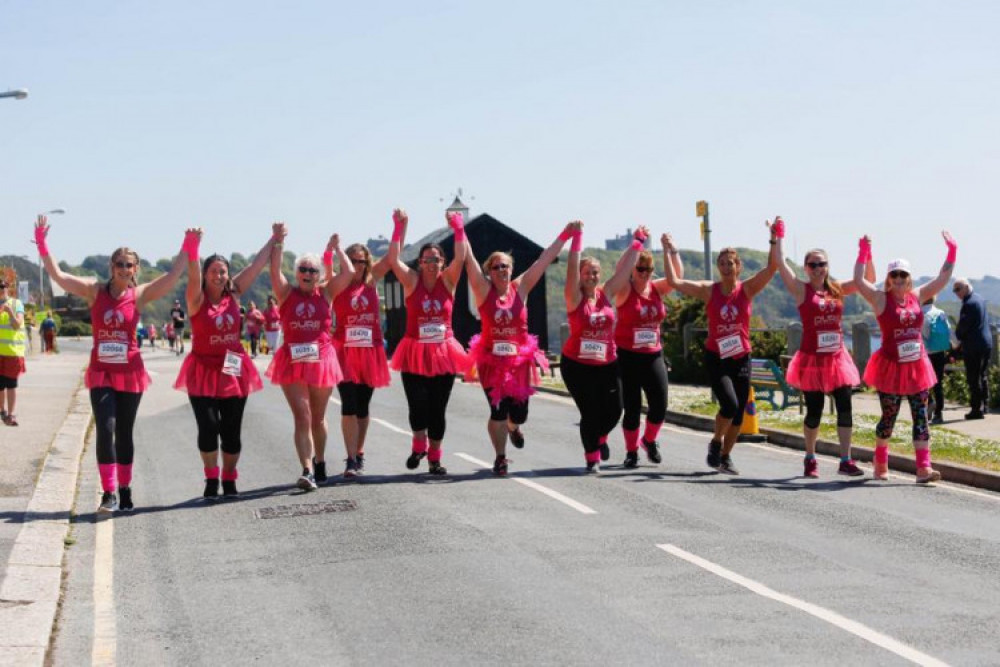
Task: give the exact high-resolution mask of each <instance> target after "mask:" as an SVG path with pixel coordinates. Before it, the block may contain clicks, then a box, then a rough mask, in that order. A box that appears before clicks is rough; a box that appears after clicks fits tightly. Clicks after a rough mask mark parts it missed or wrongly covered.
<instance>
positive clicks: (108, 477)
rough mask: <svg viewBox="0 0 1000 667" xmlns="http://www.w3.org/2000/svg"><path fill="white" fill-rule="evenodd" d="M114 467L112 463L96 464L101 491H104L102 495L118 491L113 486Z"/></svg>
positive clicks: (114, 485)
mask: <svg viewBox="0 0 1000 667" xmlns="http://www.w3.org/2000/svg"><path fill="white" fill-rule="evenodd" d="M116 467H117V466H116V465H115V464H114V463H98V464H97V472H98V473H100V475H101V489H103V490H104V493H114V492H115V491H117V490H118V486H117V485H116V484H115V468H116Z"/></svg>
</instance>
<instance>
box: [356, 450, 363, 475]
mask: <svg viewBox="0 0 1000 667" xmlns="http://www.w3.org/2000/svg"><path fill="white" fill-rule="evenodd" d="M354 460H355V461H357V462H358V472H364V471H365V455H364V454H363V453H361V452H358V455H357V456H355V457H354Z"/></svg>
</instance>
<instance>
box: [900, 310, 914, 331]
mask: <svg viewBox="0 0 1000 667" xmlns="http://www.w3.org/2000/svg"><path fill="white" fill-rule="evenodd" d="M916 321H917V314H916V313H915V312H913V311H912V310H910V309H905V310H900V311H899V322H900V324H902V325H903V326H904V327H908V326H910V325H911V324H913V323H914V322H916Z"/></svg>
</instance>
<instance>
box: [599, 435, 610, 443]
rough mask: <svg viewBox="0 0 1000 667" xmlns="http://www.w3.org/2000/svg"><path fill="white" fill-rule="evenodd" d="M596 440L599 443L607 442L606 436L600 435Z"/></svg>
mask: <svg viewBox="0 0 1000 667" xmlns="http://www.w3.org/2000/svg"><path fill="white" fill-rule="evenodd" d="M597 442H599V443H601V444H602V445H606V444H608V436H606V435H602V436H601V438H600V440H598V441H597Z"/></svg>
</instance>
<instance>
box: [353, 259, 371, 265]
mask: <svg viewBox="0 0 1000 667" xmlns="http://www.w3.org/2000/svg"><path fill="white" fill-rule="evenodd" d="M367 263H368V260H367V259H352V260H351V264H367Z"/></svg>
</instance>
